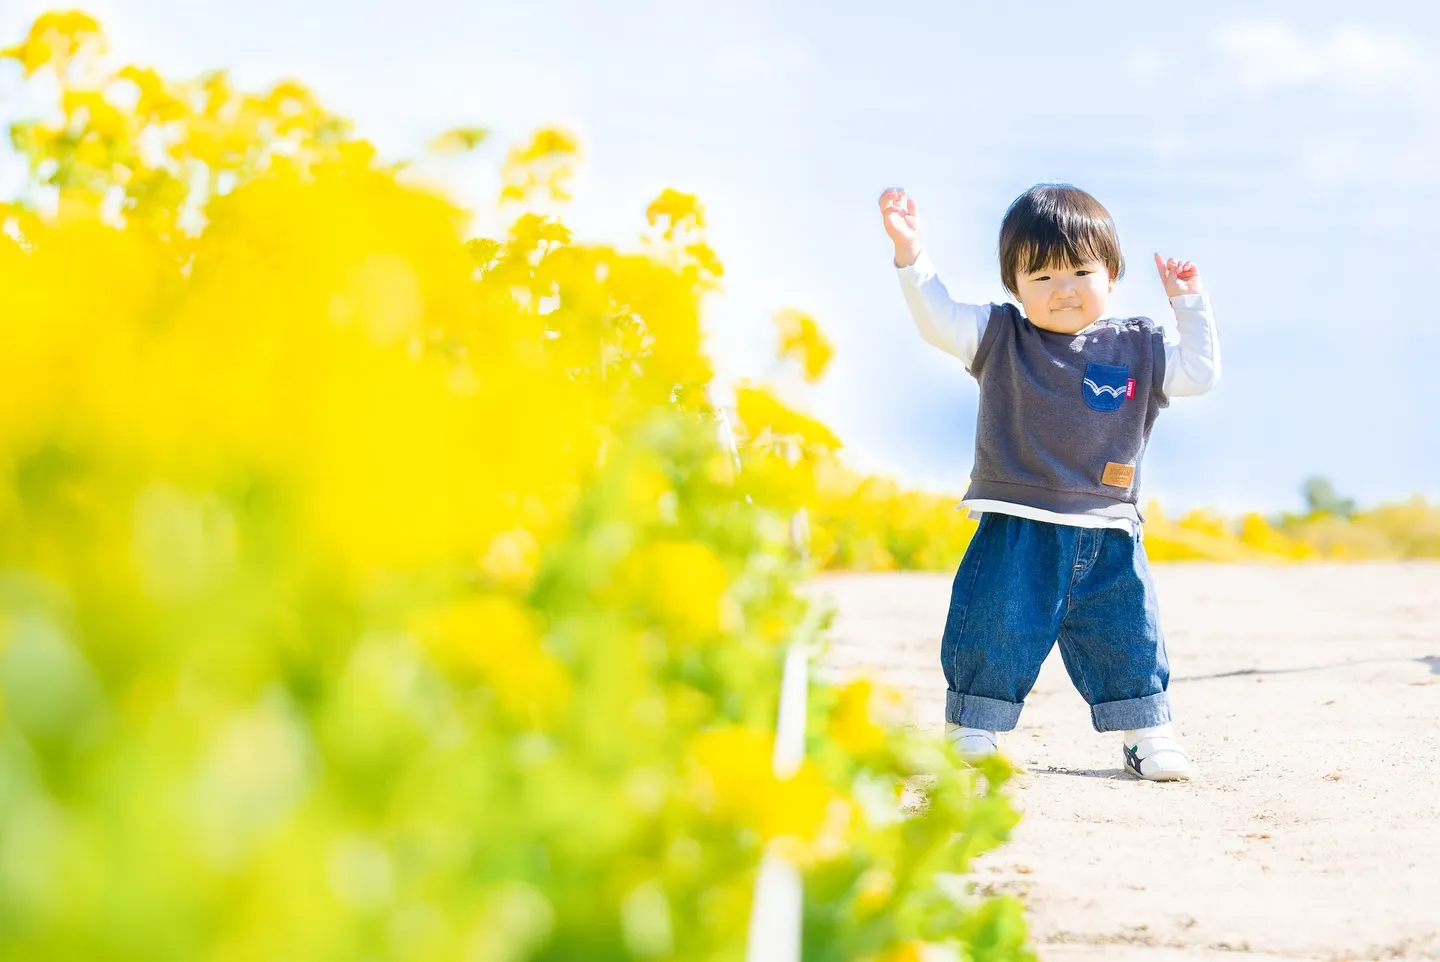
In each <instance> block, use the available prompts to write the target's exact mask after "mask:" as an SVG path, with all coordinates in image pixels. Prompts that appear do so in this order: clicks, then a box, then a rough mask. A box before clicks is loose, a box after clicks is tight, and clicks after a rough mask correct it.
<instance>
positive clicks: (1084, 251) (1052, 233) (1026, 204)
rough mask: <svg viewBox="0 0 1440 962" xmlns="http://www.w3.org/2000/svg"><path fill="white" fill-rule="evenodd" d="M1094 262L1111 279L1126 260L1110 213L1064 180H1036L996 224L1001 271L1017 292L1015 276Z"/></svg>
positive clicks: (1013, 290)
mask: <svg viewBox="0 0 1440 962" xmlns="http://www.w3.org/2000/svg"><path fill="white" fill-rule="evenodd" d="M1094 262H1099V263H1101V264H1104V265H1105V269H1106V270H1107V271H1108V272H1109V274H1110V277H1111V278H1112V279H1114V280H1118V279H1119V278H1120V277H1121V275H1123V274H1124V273H1125V258H1124V256H1123V255H1122V254H1121V253H1120V240H1119V238H1118V237H1116V235H1115V224H1114V222H1113V221H1112V220H1111V219H1110V212H1109V211H1107V210H1106V209H1105V208H1104V206H1102V205H1101V203H1100V202H1099V201H1098V200H1096V199H1095V198H1094V197H1091V196H1090V195H1089V194H1087V193H1085V191H1083V190H1080V189H1079V188H1077V187H1071V186H1070V185H1068V184H1040V185H1037V186H1035V187H1032V188H1030V189H1029V190H1027V191H1026V192H1025V193H1023V194H1021V195H1020V196H1019V197H1017V198H1016V199H1015V202H1014V203H1013V204H1011V205H1010V209H1009V210H1007V211H1006V212H1005V220H1004V222H1003V223H1002V224H1001V226H1000V273H1001V279H1002V280H1003V281H1004V282H1005V287H1006V289H1008V290H1009V291H1010V292H1011V293H1012V294H1016V295H1017V296H1018V291H1017V287H1016V285H1017V278H1018V275H1020V274H1022V273H1023V274H1033V273H1036V272H1038V271H1042V270H1044V269H1046V268H1047V267H1048V268H1060V267H1078V266H1080V265H1081V264H1088V263H1094Z"/></svg>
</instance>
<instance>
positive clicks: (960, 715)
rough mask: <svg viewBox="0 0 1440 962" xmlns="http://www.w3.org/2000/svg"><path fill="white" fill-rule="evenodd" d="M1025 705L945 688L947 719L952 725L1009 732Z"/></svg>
mask: <svg viewBox="0 0 1440 962" xmlns="http://www.w3.org/2000/svg"><path fill="white" fill-rule="evenodd" d="M1024 707H1025V706H1024V704H1023V703H1021V702H1013V701H1001V700H1000V699H998V698H982V697H981V696H979V695H963V694H961V693H960V692H958V691H954V690H952V689H948V688H947V689H946V690H945V720H946V721H947V722H949V723H950V724H952V725H964V726H965V727H966V728H983V729H985V730H986V731H991V732H1008V731H1010V730H1011V729H1013V728H1014V727H1015V723H1016V722H1018V721H1019V720H1020V709H1021V708H1024Z"/></svg>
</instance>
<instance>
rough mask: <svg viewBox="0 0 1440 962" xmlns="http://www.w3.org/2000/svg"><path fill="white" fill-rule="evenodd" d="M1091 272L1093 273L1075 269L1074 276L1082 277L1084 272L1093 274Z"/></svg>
mask: <svg viewBox="0 0 1440 962" xmlns="http://www.w3.org/2000/svg"><path fill="white" fill-rule="evenodd" d="M1093 273H1095V272H1094V271H1076V272H1075V276H1076V277H1084V276H1085V275H1086V274H1093Z"/></svg>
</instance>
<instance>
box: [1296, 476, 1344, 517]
mask: <svg viewBox="0 0 1440 962" xmlns="http://www.w3.org/2000/svg"><path fill="white" fill-rule="evenodd" d="M1301 492H1302V493H1303V494H1304V496H1305V512H1306V513H1307V514H1309V515H1311V516H1314V515H1317V514H1329V515H1334V516H1335V517H1337V518H1349V517H1350V516H1351V515H1353V514H1354V513H1355V501H1354V499H1353V498H1342V497H1340V495H1338V494H1337V493H1336V492H1335V485H1334V484H1332V483H1331V481H1330V479H1329V478H1326V477H1322V476H1320V475H1315V476H1313V477H1309V478H1306V479H1305V484H1304V485H1303V486H1302V487H1301Z"/></svg>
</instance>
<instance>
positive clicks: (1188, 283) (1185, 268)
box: [1155, 254, 1204, 297]
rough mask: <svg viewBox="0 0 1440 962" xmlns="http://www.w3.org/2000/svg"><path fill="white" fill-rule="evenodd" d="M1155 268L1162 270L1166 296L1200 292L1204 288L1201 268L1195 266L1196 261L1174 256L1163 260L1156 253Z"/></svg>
mask: <svg viewBox="0 0 1440 962" xmlns="http://www.w3.org/2000/svg"><path fill="white" fill-rule="evenodd" d="M1155 269H1156V270H1158V271H1159V272H1160V283H1162V284H1164V285H1165V296H1166V297H1180V296H1181V295H1183V294H1199V293H1201V292H1202V291H1203V290H1204V288H1203V287H1202V286H1201V284H1200V268H1198V267H1196V266H1195V262H1194V261H1177V260H1175V259H1174V258H1173V257H1172V258H1170V259H1169V260H1162V259H1161V257H1160V255H1159V254H1156V255H1155Z"/></svg>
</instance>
